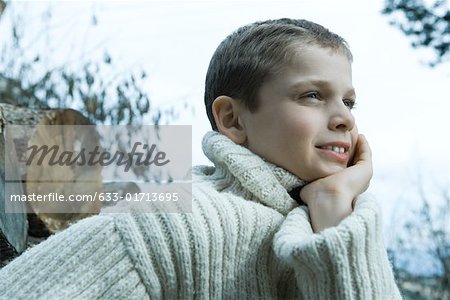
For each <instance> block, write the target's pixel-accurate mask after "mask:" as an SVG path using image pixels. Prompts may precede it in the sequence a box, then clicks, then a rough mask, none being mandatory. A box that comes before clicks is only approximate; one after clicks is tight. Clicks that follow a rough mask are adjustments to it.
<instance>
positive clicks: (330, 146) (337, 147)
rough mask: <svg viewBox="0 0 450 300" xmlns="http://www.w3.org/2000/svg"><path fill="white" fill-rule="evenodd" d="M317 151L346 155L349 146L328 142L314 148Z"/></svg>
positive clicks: (342, 143)
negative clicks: (317, 149)
mask: <svg viewBox="0 0 450 300" xmlns="http://www.w3.org/2000/svg"><path fill="white" fill-rule="evenodd" d="M316 147H317V148H319V149H323V150H330V151H333V152H336V153H346V152H348V149H350V144H348V143H344V142H330V143H326V144H323V145H319V146H316Z"/></svg>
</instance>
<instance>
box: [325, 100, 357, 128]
mask: <svg viewBox="0 0 450 300" xmlns="http://www.w3.org/2000/svg"><path fill="white" fill-rule="evenodd" d="M353 126H355V117H354V116H353V114H352V113H351V111H350V109H349V108H348V107H347V106H345V105H344V103H342V102H341V105H336V106H335V107H334V108H333V109H332V111H331V117H330V121H329V124H328V127H329V129H330V130H341V131H350V130H352V129H353Z"/></svg>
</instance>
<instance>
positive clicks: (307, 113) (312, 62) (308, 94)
mask: <svg viewBox="0 0 450 300" xmlns="http://www.w3.org/2000/svg"><path fill="white" fill-rule="evenodd" d="M258 96H259V98H258V101H259V106H258V109H257V110H256V112H253V113H252V112H250V111H248V110H247V109H244V110H243V113H242V115H241V121H242V122H243V123H242V125H243V128H244V130H245V133H246V137H247V139H246V142H245V146H246V147H248V148H249V149H250V150H252V151H253V152H255V153H256V154H258V155H259V156H261V157H262V158H264V159H265V160H267V161H269V162H271V163H274V164H276V165H278V166H280V167H283V168H284V169H286V170H288V171H290V172H291V173H293V174H295V175H297V176H298V177H299V178H301V179H303V180H306V181H313V180H316V179H319V178H322V177H326V176H328V175H331V174H333V173H336V172H339V171H340V170H342V169H344V168H346V167H347V164H348V163H349V162H350V160H351V158H352V155H353V152H354V148H355V145H356V140H357V136H358V131H357V128H356V126H355V119H354V117H353V115H352V113H351V110H350V109H351V106H353V103H354V100H355V92H354V89H353V86H352V70H351V65H350V62H349V61H348V58H347V56H346V55H345V54H343V53H341V52H339V51H331V50H329V49H326V48H320V47H316V46H308V47H307V48H306V49H305V48H304V49H302V50H301V52H299V53H298V54H297V55H296V56H295V58H294V59H293V61H292V64H290V65H289V66H287V67H285V68H284V70H283V71H282V72H281V73H279V74H277V75H275V76H274V78H272V80H270V81H268V82H266V83H265V84H263V86H262V87H261V89H260V91H259V93H258Z"/></svg>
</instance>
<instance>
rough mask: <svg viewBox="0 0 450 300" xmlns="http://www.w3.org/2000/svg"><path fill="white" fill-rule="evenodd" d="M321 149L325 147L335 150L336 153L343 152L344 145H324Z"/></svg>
mask: <svg viewBox="0 0 450 300" xmlns="http://www.w3.org/2000/svg"><path fill="white" fill-rule="evenodd" d="M322 149H325V150H331V151H333V152H336V153H345V149H344V147H338V146H325V147H323V148H322Z"/></svg>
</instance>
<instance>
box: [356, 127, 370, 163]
mask: <svg viewBox="0 0 450 300" xmlns="http://www.w3.org/2000/svg"><path fill="white" fill-rule="evenodd" d="M365 161H366V162H371V161H372V150H371V149H370V146H369V143H368V142H367V139H366V137H365V136H364V135H363V134H360V135H358V141H357V143H356V152H355V163H356V164H357V163H361V162H365Z"/></svg>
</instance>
